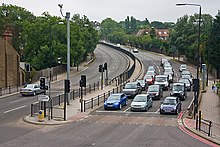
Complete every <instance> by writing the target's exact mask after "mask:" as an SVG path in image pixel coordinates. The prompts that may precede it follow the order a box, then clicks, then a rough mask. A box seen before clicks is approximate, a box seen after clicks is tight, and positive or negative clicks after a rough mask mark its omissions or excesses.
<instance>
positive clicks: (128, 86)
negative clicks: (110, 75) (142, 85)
mask: <svg viewBox="0 0 220 147" xmlns="http://www.w3.org/2000/svg"><path fill="white" fill-rule="evenodd" d="M125 89H136V84H126V85H125Z"/></svg>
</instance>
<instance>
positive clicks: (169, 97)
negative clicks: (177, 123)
mask: <svg viewBox="0 0 220 147" xmlns="http://www.w3.org/2000/svg"><path fill="white" fill-rule="evenodd" d="M176 98H177V97H173V96H168V97H166V98H165V99H173V100H175V99H176ZM165 99H164V100H165Z"/></svg>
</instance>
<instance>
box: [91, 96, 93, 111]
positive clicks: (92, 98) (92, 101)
mask: <svg viewBox="0 0 220 147" xmlns="http://www.w3.org/2000/svg"><path fill="white" fill-rule="evenodd" d="M91 100H92V103H91V108H92V109H93V98H92V99H91Z"/></svg>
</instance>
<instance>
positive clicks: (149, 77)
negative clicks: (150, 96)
mask: <svg viewBox="0 0 220 147" xmlns="http://www.w3.org/2000/svg"><path fill="white" fill-rule="evenodd" d="M144 78H145V79H152V77H151V75H146V76H144Z"/></svg>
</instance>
